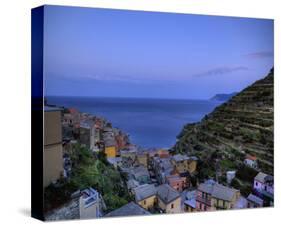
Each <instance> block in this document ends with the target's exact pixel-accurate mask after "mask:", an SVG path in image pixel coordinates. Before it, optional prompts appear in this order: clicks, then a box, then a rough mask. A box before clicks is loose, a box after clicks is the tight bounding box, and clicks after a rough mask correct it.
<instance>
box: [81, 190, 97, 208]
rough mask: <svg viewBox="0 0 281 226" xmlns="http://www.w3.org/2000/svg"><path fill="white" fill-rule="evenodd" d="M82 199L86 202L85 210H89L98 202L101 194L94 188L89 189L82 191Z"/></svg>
mask: <svg viewBox="0 0 281 226" xmlns="http://www.w3.org/2000/svg"><path fill="white" fill-rule="evenodd" d="M81 194H82V196H81V198H82V199H83V201H84V208H87V207H89V206H91V205H93V204H94V203H96V202H97V201H98V196H99V193H98V192H97V191H96V190H95V189H93V188H87V189H84V190H82V191H81Z"/></svg>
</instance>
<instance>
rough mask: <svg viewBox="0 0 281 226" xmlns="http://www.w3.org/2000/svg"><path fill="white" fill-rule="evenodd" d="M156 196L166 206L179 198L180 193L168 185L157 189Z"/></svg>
mask: <svg viewBox="0 0 281 226" xmlns="http://www.w3.org/2000/svg"><path fill="white" fill-rule="evenodd" d="M157 196H158V197H159V198H160V199H161V200H162V201H163V202H164V203H166V204H168V203H170V202H172V201H174V200H175V199H177V198H179V197H180V193H179V192H178V191H176V190H175V189H174V188H172V187H171V186H170V185H168V184H162V185H160V186H158V187H157Z"/></svg>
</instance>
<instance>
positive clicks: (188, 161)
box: [44, 106, 274, 220]
mask: <svg viewBox="0 0 281 226" xmlns="http://www.w3.org/2000/svg"><path fill="white" fill-rule="evenodd" d="M44 120H45V132H44V133H45V135H44V141H45V142H44V143H45V147H44V188H47V187H49V186H50V185H52V186H56V184H57V181H59V180H60V179H61V178H64V179H66V180H67V178H71V177H72V170H73V163H74V159H73V158H72V157H71V156H72V155H71V153H72V152H73V149H75V148H76V147H77V144H79V145H81V146H82V147H84V148H86V149H87V150H88V152H89V154H90V155H92V156H102V155H103V156H104V157H105V158H106V163H105V164H109V165H110V167H112V168H113V169H114V170H115V171H118V172H119V173H120V174H121V175H126V176H124V181H123V182H124V183H123V186H124V187H125V189H126V191H128V193H129V194H130V197H131V200H130V201H129V202H127V203H126V204H124V205H122V206H120V207H118V208H116V209H111V210H110V211H108V208H107V204H106V201H105V200H104V197H103V195H102V192H101V191H100V190H99V189H98V188H97V187H95V186H91V187H84V188H82V189H79V190H77V191H75V192H73V194H71V196H70V197H71V198H70V200H67V202H66V203H64V204H63V205H61V206H58V207H57V208H55V209H52V210H49V211H48V212H47V213H46V219H47V220H58V219H87V218H100V217H117V216H131V215H150V214H159V213H184V212H195V211H215V210H229V209H245V208H257V207H266V206H273V202H274V198H273V194H274V181H273V176H272V175H268V174H265V173H264V172H261V171H259V172H258V173H257V174H256V176H255V177H254V179H253V181H252V182H251V183H252V185H251V186H252V188H251V192H249V194H247V195H245V194H244V195H243V194H241V192H240V190H238V189H235V188H234V187H232V186H231V181H232V180H233V179H234V178H235V176H236V172H235V171H228V172H226V175H225V177H226V182H225V183H220V182H219V181H218V180H217V178H212V177H210V178H206V179H205V180H204V181H199V180H198V177H197V174H198V170H199V164H198V162H199V161H200V159H199V158H198V157H197V156H188V155H187V154H182V153H174V152H173V150H170V149H164V148H151V149H144V148H141V147H138V146H137V145H135V144H132V143H130V139H129V135H128V134H126V133H124V132H123V131H121V130H120V129H118V128H115V127H114V125H112V124H111V123H110V122H108V121H107V120H106V119H104V118H101V117H98V116H93V115H91V114H87V113H81V112H79V111H78V110H76V109H74V108H70V109H66V108H59V107H56V106H45V110H44ZM101 153H102V154H101ZM96 158H98V157H96ZM78 164H79V163H78ZM244 164H245V165H246V166H247V167H250V168H253V169H256V170H257V171H258V165H257V159H256V157H255V156H251V155H247V156H246V157H245V161H244ZM105 177H106V176H105Z"/></svg>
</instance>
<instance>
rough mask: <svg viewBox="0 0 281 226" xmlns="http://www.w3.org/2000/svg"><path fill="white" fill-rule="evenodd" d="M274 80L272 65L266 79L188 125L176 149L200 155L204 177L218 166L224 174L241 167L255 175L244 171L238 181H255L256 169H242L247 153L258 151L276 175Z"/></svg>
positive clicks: (260, 161) (266, 168) (263, 168)
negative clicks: (244, 175)
mask: <svg viewBox="0 0 281 226" xmlns="http://www.w3.org/2000/svg"><path fill="white" fill-rule="evenodd" d="M273 81H274V70H273V69H272V70H271V71H270V72H269V74H268V75H267V76H266V77H265V78H264V79H261V80H259V81H256V82H255V83H254V84H252V85H251V86H249V87H247V88H246V89H244V90H243V91H241V92H240V93H238V94H236V95H235V96H233V97H232V98H231V99H230V100H229V101H228V102H225V103H223V104H222V105H220V106H218V107H217V108H216V109H215V110H214V111H213V112H212V113H210V114H208V115H206V116H205V117H204V118H203V119H202V120H201V121H200V122H198V123H192V124H187V125H185V126H184V128H183V130H182V131H181V133H180V134H179V135H178V137H177V138H178V141H177V143H176V145H175V147H174V150H175V151H176V152H179V153H187V154H190V155H196V156H198V157H199V159H200V161H201V163H200V164H201V167H200V168H201V171H202V172H199V178H200V179H202V180H203V179H204V178H208V177H210V176H214V175H215V173H216V171H218V169H219V171H220V172H221V173H222V174H225V172H226V171H227V170H233V169H235V170H238V175H239V172H240V171H241V170H244V173H245V174H247V175H248V174H249V175H251V176H250V177H247V178H243V177H241V175H240V177H241V178H237V180H239V181H235V183H242V184H243V185H246V184H248V183H249V182H250V181H251V183H252V179H253V177H254V176H255V174H256V171H255V172H254V173H253V172H248V171H250V170H251V169H250V170H249V169H245V168H244V169H242V167H243V161H244V159H245V157H246V154H251V155H255V156H256V157H257V159H258V165H259V168H260V170H261V171H263V172H265V173H268V174H271V175H273V113H274V112H273ZM242 174H243V172H242ZM237 177H238V176H237Z"/></svg>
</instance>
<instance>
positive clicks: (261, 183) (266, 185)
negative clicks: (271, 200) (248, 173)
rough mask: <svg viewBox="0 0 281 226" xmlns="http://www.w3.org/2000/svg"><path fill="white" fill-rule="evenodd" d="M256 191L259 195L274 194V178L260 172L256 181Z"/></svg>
mask: <svg viewBox="0 0 281 226" xmlns="http://www.w3.org/2000/svg"><path fill="white" fill-rule="evenodd" d="M254 189H255V190H256V191H257V192H259V193H269V194H270V195H273V193H274V183H273V177H272V176H271V175H268V174H265V173H262V172H259V173H258V174H257V176H256V177H255V179H254Z"/></svg>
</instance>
